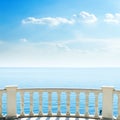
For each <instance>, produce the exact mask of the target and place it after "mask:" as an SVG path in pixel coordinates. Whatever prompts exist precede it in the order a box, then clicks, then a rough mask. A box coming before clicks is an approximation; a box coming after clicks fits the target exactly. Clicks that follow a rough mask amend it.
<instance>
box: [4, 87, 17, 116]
mask: <svg viewBox="0 0 120 120" xmlns="http://www.w3.org/2000/svg"><path fill="white" fill-rule="evenodd" d="M16 90H17V86H6V92H7V116H8V117H15V116H16Z"/></svg>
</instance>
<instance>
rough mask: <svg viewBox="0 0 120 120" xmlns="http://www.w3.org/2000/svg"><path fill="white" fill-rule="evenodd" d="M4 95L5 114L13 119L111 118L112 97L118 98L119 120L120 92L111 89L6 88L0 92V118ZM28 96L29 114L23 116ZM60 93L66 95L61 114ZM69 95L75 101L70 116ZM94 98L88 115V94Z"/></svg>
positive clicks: (119, 117)
mask: <svg viewBox="0 0 120 120" xmlns="http://www.w3.org/2000/svg"><path fill="white" fill-rule="evenodd" d="M4 93H6V96H7V98H6V99H7V101H6V105H7V112H6V116H9V117H13V116H17V117H25V116H50V117H52V116H58V117H61V116H67V117H85V118H100V117H103V118H111V119H112V118H113V96H114V95H117V96H118V99H117V101H118V103H117V106H118V115H117V119H120V91H119V90H114V88H113V87H102V88H101V89H74V88H71V89H70V88H27V89H18V88H17V87H16V86H8V87H6V88H5V89H3V90H0V117H5V116H4V115H3V113H2V108H3V107H2V95H3V94H4ZM26 93H27V94H29V106H30V107H29V109H30V110H29V113H28V114H25V107H24V106H25V94H26ZM34 93H36V94H37V95H38V96H37V97H36V98H35V99H33V98H34V97H33V96H34ZM44 93H47V95H48V104H47V105H48V112H47V114H45V113H44V112H43V107H44V106H43V102H44V101H43V100H44V99H43V94H44ZM53 93H56V95H57V96H56V97H57V99H56V100H57V101H56V103H57V104H56V105H57V112H56V113H54V114H53V112H52V94H53ZM62 93H65V94H66V101H65V102H66V113H64V114H63V113H62V112H61V106H62V103H61V101H62V99H61V95H62ZM71 93H74V94H75V95H74V99H75V106H74V107H75V112H74V113H75V114H71V112H70V106H71V102H70V99H71V97H70V96H71ZM81 93H82V94H84V96H85V98H84V103H85V106H84V107H85V112H84V114H81V111H80V109H81V106H80V102H81V98H80V95H81ZM91 93H92V95H93V96H94V99H93V98H92V100H93V101H94V102H93V103H94V105H93V106H92V107H94V113H92V114H89V109H90V107H91V106H89V101H90V94H91ZM17 94H19V96H20V102H19V104H20V113H19V114H18V113H17V112H16V111H17V104H18V103H16V102H17V96H16V95H17ZM99 95H101V96H102V101H101V102H102V106H101V109H99ZM34 100H37V101H39V102H38V103H37V106H38V112H37V113H34V109H33V108H34Z"/></svg>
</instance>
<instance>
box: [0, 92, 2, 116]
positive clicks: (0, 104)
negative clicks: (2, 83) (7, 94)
mask: <svg viewBox="0 0 120 120" xmlns="http://www.w3.org/2000/svg"><path fill="white" fill-rule="evenodd" d="M0 117H2V93H1V92H0Z"/></svg>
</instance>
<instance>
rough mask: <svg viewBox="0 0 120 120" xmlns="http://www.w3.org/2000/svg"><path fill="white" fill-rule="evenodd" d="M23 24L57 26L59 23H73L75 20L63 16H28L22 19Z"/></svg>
mask: <svg viewBox="0 0 120 120" xmlns="http://www.w3.org/2000/svg"><path fill="white" fill-rule="evenodd" d="M22 23H23V24H29V23H31V24H47V25H50V26H57V25H59V24H73V23H74V20H73V19H71V20H68V19H66V18H62V17H55V18H53V17H46V18H34V17H28V18H27V19H24V20H22Z"/></svg>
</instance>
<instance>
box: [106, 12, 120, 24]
mask: <svg viewBox="0 0 120 120" xmlns="http://www.w3.org/2000/svg"><path fill="white" fill-rule="evenodd" d="M104 21H105V22H106V23H116V24H119V23H120V13H116V14H111V13H107V14H105V19H104Z"/></svg>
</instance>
